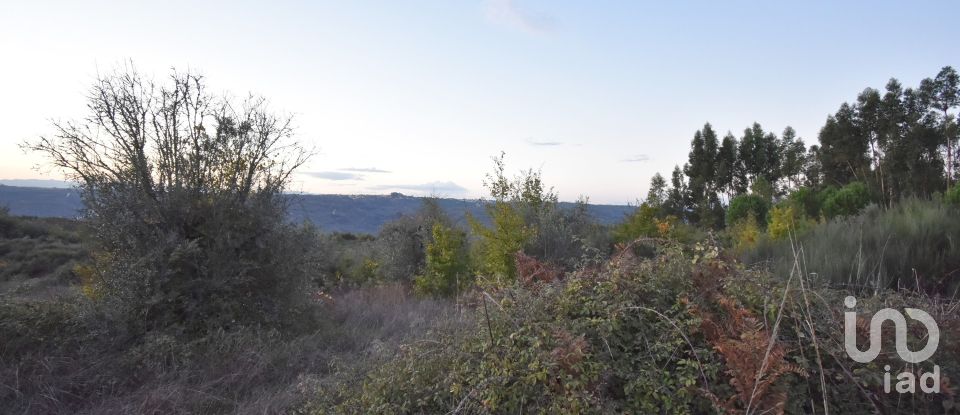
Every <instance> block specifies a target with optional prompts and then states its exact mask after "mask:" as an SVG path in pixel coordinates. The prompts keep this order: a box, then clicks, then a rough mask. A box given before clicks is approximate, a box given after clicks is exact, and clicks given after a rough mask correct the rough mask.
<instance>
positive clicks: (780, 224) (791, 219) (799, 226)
mask: <svg viewBox="0 0 960 415" xmlns="http://www.w3.org/2000/svg"><path fill="white" fill-rule="evenodd" d="M769 216H770V222H769V223H768V224H767V234H768V235H770V237H771V238H773V239H783V238H786V237H788V236H790V235H793V236H796V235H797V234H799V233H801V232H804V231H806V230H807V229H809V228H810V226H812V225H813V222H812V221H811V220H809V219H807V216H806V215H805V214H804V213H803V212H802V211H801V210H800V208H799V207H797V206H796V205H794V204H792V203H781V204H779V205H777V206H774V207H773V209H771V210H770V215H769Z"/></svg>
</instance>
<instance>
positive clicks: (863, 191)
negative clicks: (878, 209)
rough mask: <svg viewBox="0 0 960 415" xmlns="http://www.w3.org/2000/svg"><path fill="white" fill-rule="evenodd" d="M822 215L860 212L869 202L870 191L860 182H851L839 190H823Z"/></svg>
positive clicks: (831, 215) (830, 215) (846, 214)
mask: <svg viewBox="0 0 960 415" xmlns="http://www.w3.org/2000/svg"><path fill="white" fill-rule="evenodd" d="M822 198H823V215H824V216H826V217H827V218H835V217H837V216H850V215H855V214H857V213H858V212H860V211H861V210H862V209H863V208H864V207H866V206H867V205H868V204H869V203H870V202H871V198H870V191H869V190H868V189H867V186H866V185H864V184H863V183H860V182H853V183H850V184H848V185H846V186H843V187H842V188H840V189H839V190H833V189H827V190H825V191H824V194H823V196H822Z"/></svg>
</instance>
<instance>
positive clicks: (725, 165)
mask: <svg viewBox="0 0 960 415" xmlns="http://www.w3.org/2000/svg"><path fill="white" fill-rule="evenodd" d="M736 171H737V138H736V137H734V136H733V134H730V133H727V135H726V136H724V137H723V143H722V144H721V145H720V149H719V150H718V152H717V173H716V178H717V180H716V184H717V191H720V192H725V193H727V195H728V198H732V197H733V194H737V193H740V192H738V191H737V187H736V186H735V183H736V181H735V178H736Z"/></svg>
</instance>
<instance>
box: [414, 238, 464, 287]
mask: <svg viewBox="0 0 960 415" xmlns="http://www.w3.org/2000/svg"><path fill="white" fill-rule="evenodd" d="M432 235H433V238H432V241H431V242H430V243H429V244H428V245H427V248H426V257H427V260H426V269H425V271H424V274H423V275H420V276H418V277H417V278H416V279H415V280H414V288H415V290H416V291H417V292H418V293H421V294H426V295H437V296H449V295H453V294H456V293H458V292H460V291H463V290H464V289H466V288H467V287H468V286H469V284H470V279H469V274H468V272H467V271H468V267H467V259H468V258H467V251H466V235H465V234H464V232H463V231H461V230H459V229H456V228H453V227H449V226H445V225H443V224H441V223H436V224H434V225H433V230H432Z"/></svg>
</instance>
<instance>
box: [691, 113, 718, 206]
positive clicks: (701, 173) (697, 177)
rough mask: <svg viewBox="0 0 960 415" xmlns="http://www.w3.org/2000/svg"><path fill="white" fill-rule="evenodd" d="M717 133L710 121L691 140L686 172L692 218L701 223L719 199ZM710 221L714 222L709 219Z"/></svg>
mask: <svg viewBox="0 0 960 415" xmlns="http://www.w3.org/2000/svg"><path fill="white" fill-rule="evenodd" d="M717 151H718V145H717V134H716V133H715V132H714V131H713V127H711V126H710V123H707V124H705V125H704V126H703V130H700V131H697V132H696V133H694V136H693V140H692V141H691V142H690V155H689V160H688V162H687V164H686V165H684V174H686V176H687V178H688V180H687V188H688V193H689V197H690V208H691V209H692V215H691V219H692V221H693V222H695V223H699V222H700V221H701V220H702V219H707V218H708V217H709V216H710V212H711V210H712V207H713V203H712V202H713V201H714V200H716V199H717V196H716V191H717V190H716V189H717V176H716V175H717V165H716V163H717ZM707 221H708V222H712V221H710V220H709V219H708V220H707Z"/></svg>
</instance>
